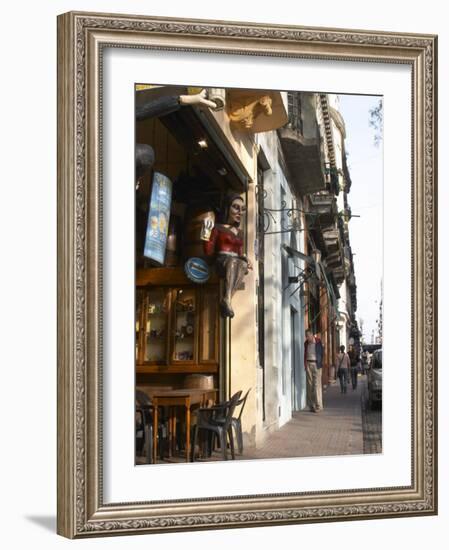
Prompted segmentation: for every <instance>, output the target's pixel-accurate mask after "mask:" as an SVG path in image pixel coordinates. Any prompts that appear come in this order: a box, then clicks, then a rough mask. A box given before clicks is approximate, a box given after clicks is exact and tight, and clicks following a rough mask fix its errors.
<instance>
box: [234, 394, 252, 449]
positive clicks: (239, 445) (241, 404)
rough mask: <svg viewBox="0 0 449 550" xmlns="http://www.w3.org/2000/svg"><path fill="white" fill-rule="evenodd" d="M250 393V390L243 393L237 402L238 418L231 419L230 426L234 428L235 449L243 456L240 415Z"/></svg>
mask: <svg viewBox="0 0 449 550" xmlns="http://www.w3.org/2000/svg"><path fill="white" fill-rule="evenodd" d="M250 391H251V388H250V389H249V390H248V391H247V392H246V393H245V395H244V397H242V399H239V401H237V404H236V406H235V408H236V409H237V408H238V407H240V411H239V414H238V416H233V417H232V421H231V424H232V427H233V428H234V431H235V436H236V439H237V448H238V452H239V454H243V433H242V413H243V409H244V408H245V405H246V399H247V398H248V394H249V392H250Z"/></svg>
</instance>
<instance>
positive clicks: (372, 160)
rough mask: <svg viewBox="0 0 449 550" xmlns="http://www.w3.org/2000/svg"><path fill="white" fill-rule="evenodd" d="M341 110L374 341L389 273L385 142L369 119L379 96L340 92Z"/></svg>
mask: <svg viewBox="0 0 449 550" xmlns="http://www.w3.org/2000/svg"><path fill="white" fill-rule="evenodd" d="M339 99H340V113H341V114H342V116H343V118H344V120H345V125H346V140H345V148H346V152H347V155H348V168H349V173H350V175H351V180H352V186H351V190H350V193H349V195H348V202H349V205H350V207H351V210H352V214H353V215H359V216H360V218H358V217H353V218H352V219H351V220H350V222H349V239H350V243H351V248H352V251H353V254H354V271H355V277H356V284H357V313H356V317H357V319H358V321H359V327H360V319H363V335H364V339H365V342H366V343H371V335H372V331H373V330H374V333H375V335H377V324H376V320H377V319H378V317H379V300H380V295H381V279H382V273H383V151H382V146H383V142H382V141H381V142H380V145H379V146H376V145H375V144H374V134H375V130H374V129H373V128H372V127H371V126H370V125H369V120H370V114H369V111H370V109H372V108H373V107H375V106H376V105H377V104H378V101H379V97H378V96H357V95H343V94H340V95H339Z"/></svg>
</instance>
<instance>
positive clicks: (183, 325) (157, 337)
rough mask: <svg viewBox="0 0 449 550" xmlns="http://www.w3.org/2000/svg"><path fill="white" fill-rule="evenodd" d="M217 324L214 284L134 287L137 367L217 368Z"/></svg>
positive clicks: (169, 369)
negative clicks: (136, 288)
mask: <svg viewBox="0 0 449 550" xmlns="http://www.w3.org/2000/svg"><path fill="white" fill-rule="evenodd" d="M218 326H219V317H218V284H214V285H205V286H202V285H201V286H200V285H180V286H176V287H172V286H170V287H165V286H148V287H146V288H139V289H138V290H137V292H136V363H137V367H138V370H140V372H160V371H165V372H206V371H210V372H216V370H217V368H218ZM152 367H153V368H152ZM157 367H161V368H160V369H158V368H157Z"/></svg>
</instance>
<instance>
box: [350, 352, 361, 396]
mask: <svg viewBox="0 0 449 550" xmlns="http://www.w3.org/2000/svg"><path fill="white" fill-rule="evenodd" d="M348 355H349V359H350V361H351V382H352V389H353V390H355V389H356V388H357V375H358V373H359V355H358V353H357V351H356V349H355V348H354V346H349V351H348Z"/></svg>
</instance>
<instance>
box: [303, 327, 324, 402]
mask: <svg viewBox="0 0 449 550" xmlns="http://www.w3.org/2000/svg"><path fill="white" fill-rule="evenodd" d="M323 355H324V346H323V343H322V342H321V338H320V335H319V334H317V335H314V334H313V332H312V331H311V330H309V329H308V330H306V341H305V342H304V368H305V370H306V378H307V406H308V407H309V409H310V411H312V412H318V411H320V410H322V409H323V393H322V386H321V374H322V367H323Z"/></svg>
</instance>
